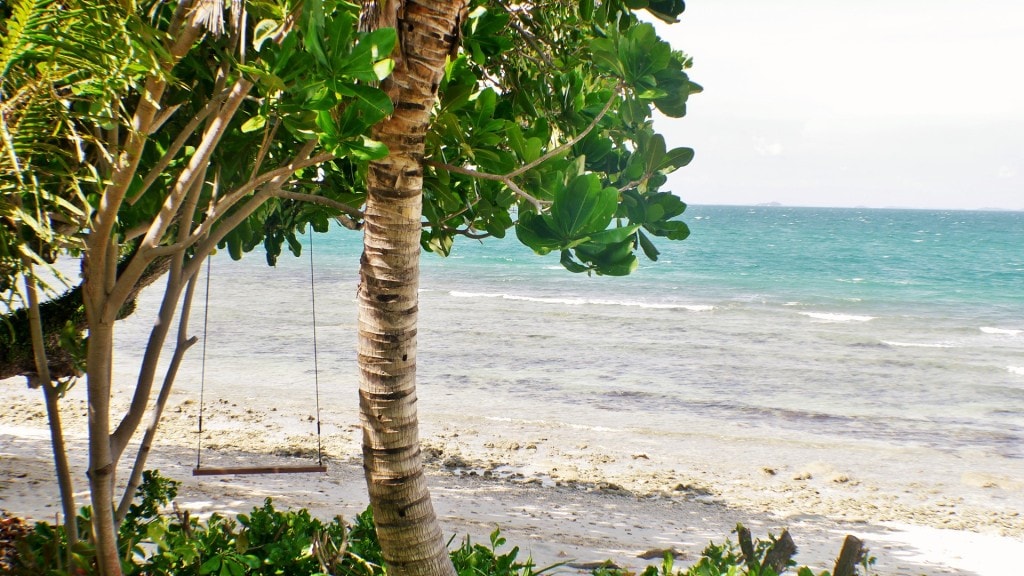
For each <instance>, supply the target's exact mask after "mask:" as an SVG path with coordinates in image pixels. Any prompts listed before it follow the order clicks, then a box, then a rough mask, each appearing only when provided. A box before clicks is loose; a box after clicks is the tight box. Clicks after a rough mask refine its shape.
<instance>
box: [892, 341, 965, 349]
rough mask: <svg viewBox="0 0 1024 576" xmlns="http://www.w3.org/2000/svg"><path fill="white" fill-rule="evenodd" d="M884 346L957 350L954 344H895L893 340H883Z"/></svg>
mask: <svg viewBox="0 0 1024 576" xmlns="http://www.w3.org/2000/svg"><path fill="white" fill-rule="evenodd" d="M882 344H885V345H886V346H894V347H896V348H956V346H954V345H952V344H941V343H925V342H895V341H893V340H882Z"/></svg>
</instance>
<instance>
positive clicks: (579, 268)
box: [561, 250, 590, 274]
mask: <svg viewBox="0 0 1024 576" xmlns="http://www.w3.org/2000/svg"><path fill="white" fill-rule="evenodd" d="M561 262H562V266H564V267H565V269H566V270H568V271H569V272H574V273H577V274H579V273H580V272H586V271H588V270H590V267H588V266H584V265H583V264H580V263H579V262H577V261H576V260H575V259H574V258H573V257H572V253H571V252H569V251H568V250H562V259H561Z"/></svg>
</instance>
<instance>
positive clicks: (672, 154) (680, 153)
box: [658, 147, 694, 174]
mask: <svg viewBox="0 0 1024 576" xmlns="http://www.w3.org/2000/svg"><path fill="white" fill-rule="evenodd" d="M693 154H694V153H693V148H682V147H680V148H673V149H671V150H669V151H668V152H667V153H666V154H665V156H664V158H662V161H661V165H660V166H658V170H659V171H660V172H662V173H664V174H670V173H672V172H675V171H676V170H678V169H679V168H682V167H683V166H686V165H687V164H689V163H690V162H691V161H692V160H693Z"/></svg>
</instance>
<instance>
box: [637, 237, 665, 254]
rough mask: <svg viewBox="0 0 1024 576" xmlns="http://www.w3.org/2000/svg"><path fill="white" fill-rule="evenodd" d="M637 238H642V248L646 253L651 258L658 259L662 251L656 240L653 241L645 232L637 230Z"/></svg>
mask: <svg viewBox="0 0 1024 576" xmlns="http://www.w3.org/2000/svg"><path fill="white" fill-rule="evenodd" d="M637 238H639V239H640V248H641V249H643V251H644V255H645V256H647V258H649V259H650V260H653V261H657V260H658V255H659V254H661V252H659V251H658V249H657V248H656V247H655V246H654V242H651V239H650V238H648V237H647V235H646V234H644V233H643V232H637Z"/></svg>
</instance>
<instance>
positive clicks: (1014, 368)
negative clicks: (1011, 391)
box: [1006, 366, 1024, 376]
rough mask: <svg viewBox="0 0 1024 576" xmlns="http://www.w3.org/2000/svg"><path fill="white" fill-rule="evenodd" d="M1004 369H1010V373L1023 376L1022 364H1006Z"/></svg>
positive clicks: (1023, 368)
mask: <svg viewBox="0 0 1024 576" xmlns="http://www.w3.org/2000/svg"><path fill="white" fill-rule="evenodd" d="M1006 369H1007V370H1009V371H1010V374H1016V375H1018V376H1024V366H1007V367H1006Z"/></svg>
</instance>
